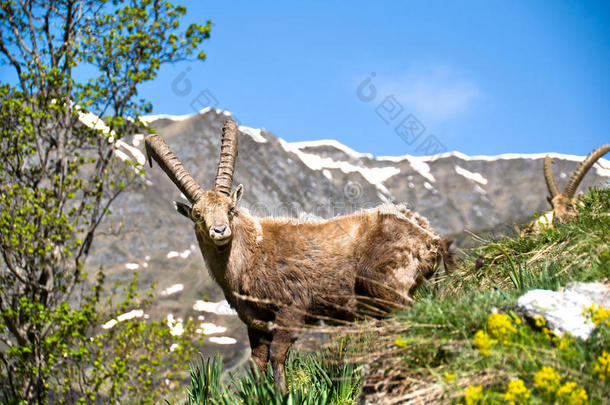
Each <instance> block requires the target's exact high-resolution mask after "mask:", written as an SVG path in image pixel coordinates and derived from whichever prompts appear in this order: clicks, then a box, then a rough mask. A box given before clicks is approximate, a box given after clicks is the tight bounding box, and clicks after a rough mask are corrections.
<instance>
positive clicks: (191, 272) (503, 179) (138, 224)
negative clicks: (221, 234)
mask: <svg viewBox="0 0 610 405" xmlns="http://www.w3.org/2000/svg"><path fill="white" fill-rule="evenodd" d="M230 115H231V114H230V113H228V112H226V111H218V110H211V109H206V110H203V111H201V112H200V113H199V114H196V115H192V116H180V117H175V116H149V117H147V120H148V121H149V123H150V126H151V127H152V128H154V129H155V130H156V131H157V132H158V133H159V134H160V135H162V136H163V138H164V139H165V140H166V141H167V143H168V144H169V145H170V147H171V148H172V149H173V150H174V151H175V152H176V153H177V155H178V156H179V157H180V159H181V161H182V163H183V165H184V167H185V168H186V169H187V170H188V171H189V172H190V173H191V174H192V175H193V176H194V177H195V178H196V180H197V181H198V182H199V184H200V185H201V186H202V187H203V188H211V187H212V185H213V180H214V176H215V170H216V164H217V161H218V152H219V145H220V134H221V128H222V125H223V122H224V120H225V119H227V118H228V117H230ZM240 130H241V132H242V135H241V138H240V143H239V156H238V158H237V166H236V173H235V179H234V184H239V183H242V184H244V186H245V192H244V197H243V200H242V203H241V204H242V206H244V207H247V208H248V209H249V210H250V212H251V214H254V215H257V216H267V215H272V216H292V217H309V216H312V215H313V216H316V217H322V218H329V217H332V216H334V215H339V214H344V213H350V212H353V211H356V210H358V209H361V208H367V207H371V206H376V205H378V204H380V203H382V202H386V201H394V202H400V203H405V204H407V205H408V206H409V207H410V208H411V209H413V210H415V211H417V212H419V213H420V214H422V215H423V216H425V217H427V218H428V219H429V221H430V222H431V224H432V225H433V227H434V228H435V229H436V230H437V231H438V232H439V233H441V234H445V235H456V234H460V233H462V232H464V230H466V229H468V230H472V231H474V232H477V231H479V230H483V229H494V228H497V227H499V226H502V225H503V224H508V225H512V224H513V223H519V222H523V221H524V220H525V219H528V218H531V216H532V213H533V212H534V211H542V210H546V209H549V206H548V203H547V201H546V195H547V191H546V187H545V185H544V180H543V176H542V159H543V158H544V156H545V154H536V155H532V154H530V155H527V154H506V155H499V156H466V155H464V154H461V153H459V152H451V153H444V154H441V155H434V156H423V157H416V156H409V155H405V156H396V157H374V156H372V155H370V154H363V153H358V152H356V151H354V150H352V149H350V148H348V147H347V146H345V145H342V144H340V143H338V142H336V141H312V142H300V143H288V142H286V141H284V140H282V139H281V138H278V137H277V136H275V135H274V134H272V133H270V132H268V131H265V130H259V129H253V128H248V127H240ZM124 142H125V143H124V147H123V149H122V150H123V152H124V153H126V154H127V156H130V157H132V158H135V159H138V160H140V161H143V159H144V155H143V136H141V135H139V136H135V137H133V139H126V140H124ZM551 155H552V156H554V157H555V162H556V163H555V173H556V175H557V176H558V181H559V182H560V186H562V185H563V183H562V180H563V181H564V182H565V181H567V177H568V176H569V175H570V173H571V172H572V170H573V169H574V168H575V167H576V165H577V162H578V161H580V160H582V157H578V156H570V155H559V154H551ZM609 176H610V162H608V161H607V160H602V161H600V163H599V164H598V165H596V167H595V168H594V169H592V170H591V171H590V173H589V174H588V175H587V177H586V178H585V180H584V181H583V183H582V185H581V189H585V188H587V187H589V186H591V185H594V184H600V183H603V182H604V181H606V179H607V178H608V177H609ZM564 179H565V180H564ZM180 199H181V196H180V193H179V191H178V190H177V188H176V187H175V186H174V185H173V184H172V183H171V182H170V181H169V180H168V179H167V177H166V176H165V174H164V173H163V172H162V171H161V170H160V169H159V167H158V166H156V165H155V167H153V168H152V169H147V174H146V178H145V180H144V181H142V184H140V185H139V186H137V187H134V188H132V189H130V190H128V191H127V192H125V193H124V194H123V195H122V196H121V197H120V198H119V199H118V200H117V201H116V202H115V203H114V205H113V213H112V215H111V216H110V217H109V218H108V220H107V221H106V223H105V224H104V227H105V228H104V230H103V232H101V234H100V236H99V237H98V239H96V242H95V244H94V251H93V254H92V256H91V258H90V261H89V264H90V265H93V266H98V265H102V264H103V265H104V268H106V269H107V271H108V274H109V276H110V279H111V280H112V279H116V278H119V279H126V278H128V277H129V276H130V274H132V273H133V272H134V271H139V273H140V280H141V284H143V285H150V284H152V283H153V282H154V283H157V284H158V288H159V291H160V292H159V293H158V298H157V301H156V302H155V305H154V306H153V308H152V309H151V312H152V314H151V316H159V317H161V316H163V317H165V316H167V315H168V314H170V313H171V314H173V315H174V316H175V317H184V316H187V315H192V314H193V313H194V312H196V309H194V308H193V306H194V305H195V304H196V302H197V300H201V299H203V298H204V297H207V298H209V299H210V300H211V301H220V300H222V298H223V297H222V295H221V292H220V290H219V289H218V288H217V287H216V286H215V285H214V282H213V281H212V280H211V279H210V277H209V276H208V274H207V271H206V270H205V266H204V263H203V260H202V258H201V254H200V253H199V251H198V249H197V248H196V246H195V245H196V241H195V236H194V232H193V230H192V226H191V223H190V222H189V221H187V220H186V219H185V218H184V217H182V216H180V215H178V214H177V213H175V212H174V209H173V207H172V200H180ZM119 231H120V232H119ZM117 234H118V235H117ZM202 305H203V304H199V307H198V308H199V309H201V307H202ZM196 308H197V307H196ZM216 309H217V308H216ZM210 310H211V311H212V312H209V311H210ZM214 312H220V314H219V313H216V314H215V313H214ZM222 313H223V311H216V310H215V307H209V308H208V312H207V314H205V315H204V316H205V318H206V322H208V321H209V322H210V323H213V324H214V325H220V326H222V327H223V328H224V327H227V328H228V330H226V331H222V332H218V331H216V332H215V333H210V334H209V337H208V338H207V339H208V341H209V343H213V341H212V340H209V339H211V338H212V337H214V336H216V337H218V336H219V335H221V334H222V335H223V336H224V337H235V338H236V340H237V342H234V341H232V340H225V341H224V343H227V344H232V343H235V344H237V345H239V346H241V347H243V342H244V340H245V339H244V336H245V335H244V331H243V329H242V328H241V326H240V324H239V321H237V319H235V318H236V317H231V316H227V315H224V314H222ZM225 313H226V311H225ZM216 341H220V340H218V339H216Z"/></svg>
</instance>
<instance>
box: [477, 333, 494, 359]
mask: <svg viewBox="0 0 610 405" xmlns="http://www.w3.org/2000/svg"><path fill="white" fill-rule="evenodd" d="M493 343H494V342H493V340H492V339H491V338H490V337H489V335H488V334H487V333H486V332H485V331H484V330H478V331H477V333H475V334H474V347H476V348H477V349H478V350H479V352H480V353H481V354H482V355H483V356H485V357H487V356H489V355H490V354H491V352H490V351H489V349H491V346H493Z"/></svg>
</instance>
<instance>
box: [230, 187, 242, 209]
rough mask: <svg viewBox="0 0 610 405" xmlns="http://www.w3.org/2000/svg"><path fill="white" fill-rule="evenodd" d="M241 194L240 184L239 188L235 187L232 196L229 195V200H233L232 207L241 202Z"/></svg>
mask: <svg viewBox="0 0 610 405" xmlns="http://www.w3.org/2000/svg"><path fill="white" fill-rule="evenodd" d="M243 194H244V186H243V185H241V184H240V185H239V186H237V187H235V190H233V194H231V199H232V200H233V205H237V203H238V202H239V200H241V196H242V195H243Z"/></svg>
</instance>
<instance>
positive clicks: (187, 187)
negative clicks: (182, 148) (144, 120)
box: [145, 134, 203, 204]
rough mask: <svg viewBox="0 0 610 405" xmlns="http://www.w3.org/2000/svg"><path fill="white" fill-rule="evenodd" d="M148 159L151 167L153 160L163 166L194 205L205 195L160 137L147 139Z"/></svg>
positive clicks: (154, 135)
mask: <svg viewBox="0 0 610 405" xmlns="http://www.w3.org/2000/svg"><path fill="white" fill-rule="evenodd" d="M145 145H146V157H147V160H148V163H149V164H150V167H152V159H155V161H156V162H157V163H158V164H159V166H161V169H163V171H164V172H165V173H166V174H167V176H168V177H169V179H170V180H171V181H172V182H174V184H175V185H176V186H178V189H180V191H181V192H182V194H184V195H185V197H186V198H187V199H188V200H189V201H190V202H191V204H194V203H195V202H197V200H199V198H200V197H201V196H202V195H203V190H202V189H201V187H199V185H198V184H197V183H196V182H195V179H194V178H193V177H192V176H191V175H190V174H189V173H188V172H187V171H186V170H185V169H184V167H183V166H182V163H180V160H178V157H177V156H176V155H175V154H174V152H172V151H171V150H170V148H169V146H167V144H166V143H165V141H164V140H163V138H161V137H160V136H159V135H157V134H151V135H148V136H147V137H146V141H145Z"/></svg>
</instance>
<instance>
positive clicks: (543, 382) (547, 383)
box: [534, 366, 561, 394]
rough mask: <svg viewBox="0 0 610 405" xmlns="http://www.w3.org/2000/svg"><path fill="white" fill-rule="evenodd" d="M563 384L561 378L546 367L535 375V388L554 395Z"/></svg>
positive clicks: (550, 368)
mask: <svg viewBox="0 0 610 405" xmlns="http://www.w3.org/2000/svg"><path fill="white" fill-rule="evenodd" d="M559 384H561V376H560V375H559V373H558V372H557V371H555V370H554V369H553V368H552V367H547V366H544V367H542V368H541V369H540V370H539V371H538V372H537V373H536V374H534V386H535V387H536V388H538V389H539V390H540V391H542V392H544V393H547V394H553V393H554V392H555V391H557V389H558V388H559Z"/></svg>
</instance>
